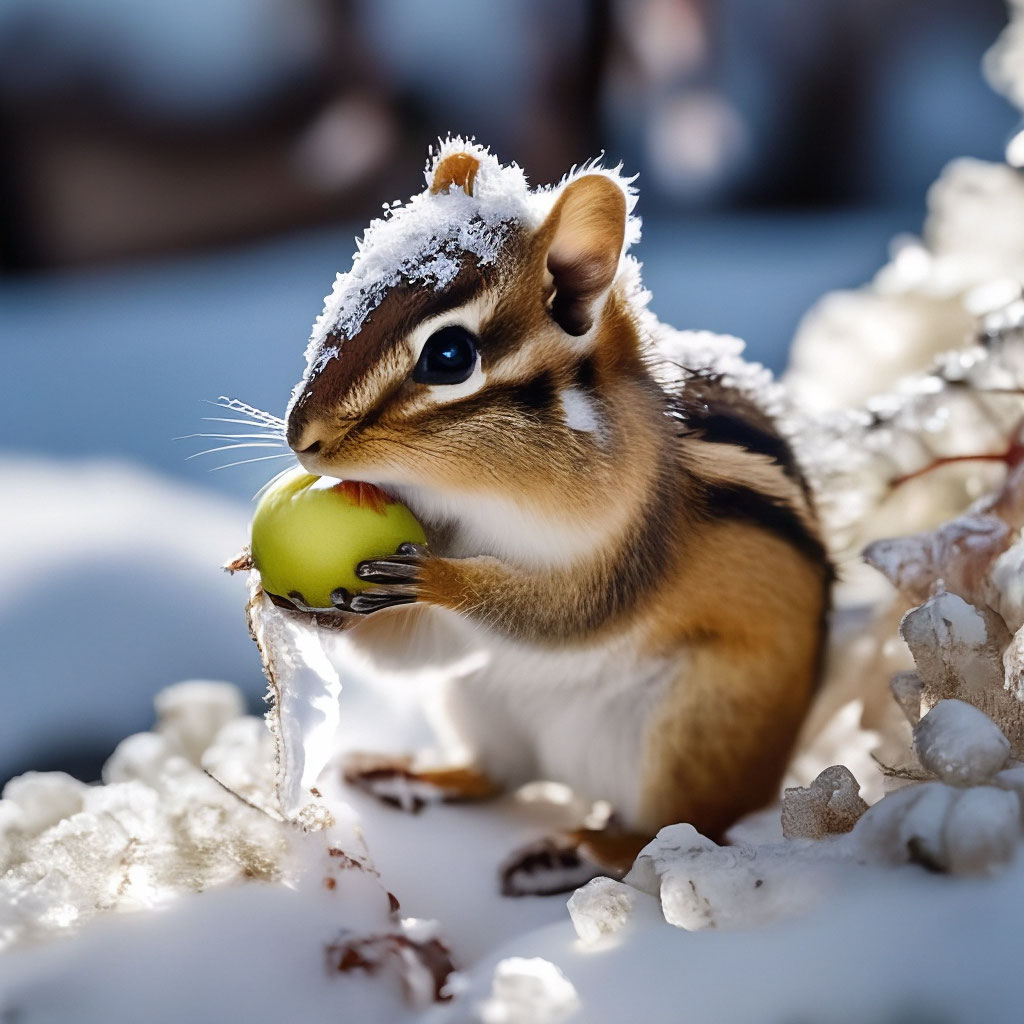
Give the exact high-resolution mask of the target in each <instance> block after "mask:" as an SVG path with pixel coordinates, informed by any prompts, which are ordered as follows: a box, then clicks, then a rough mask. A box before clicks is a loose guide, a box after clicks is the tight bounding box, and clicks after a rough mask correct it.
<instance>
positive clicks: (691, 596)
mask: <svg viewBox="0 0 1024 1024" xmlns="http://www.w3.org/2000/svg"><path fill="white" fill-rule="evenodd" d="M427 182H428V186H429V187H428V188H427V189H426V190H425V191H424V192H423V193H422V194H420V195H418V196H415V197H414V198H413V199H412V200H411V201H410V202H409V203H408V204H407V205H406V206H404V207H401V208H396V209H393V210H390V211H389V214H388V216H386V217H385V218H381V219H379V220H377V221H375V222H374V223H373V224H372V225H371V226H370V229H368V231H367V234H366V236H365V237H364V239H363V240H362V243H361V246H360V251H359V252H358V253H357V255H356V258H355V261H354V264H353V268H352V270H351V271H350V272H349V273H348V274H344V275H339V277H338V281H337V283H336V285H335V288H334V291H333V293H332V295H330V296H328V298H327V304H326V307H325V310H324V313H323V314H322V315H321V317H320V318H319V319H318V321H317V324H316V326H315V328H314V331H313V335H312V338H311V341H310V345H309V348H308V350H307V360H308V364H307V370H306V373H305V375H304V377H303V379H302V380H301V382H300V383H299V385H298V386H297V387H296V389H295V391H294V393H293V395H292V400H291V402H290V405H289V408H288V414H287V440H288V443H289V445H290V446H291V448H292V449H293V450H294V452H295V453H296V455H297V456H298V459H299V461H300V463H301V464H302V465H303V466H304V467H305V468H306V469H307V470H308V471H309V472H310V473H314V474H319V475H327V476H332V477H340V478H345V479H352V480H359V481H362V482H367V483H372V484H375V485H377V486H379V487H380V488H382V489H384V490H385V491H387V492H389V493H390V494H392V495H394V496H395V497H397V498H398V499H399V500H401V501H402V502H404V503H405V504H406V505H407V506H408V507H409V508H410V509H411V510H412V511H413V514H414V515H415V516H416V517H417V518H418V519H419V520H420V522H421V523H422V524H423V526H424V529H425V532H426V535H427V538H428V544H427V546H426V547H425V548H422V547H414V546H411V545H405V546H403V548H402V549H400V550H399V552H397V553H396V554H395V555H393V556H391V557H386V558H379V559H374V560H371V561H368V562H364V563H362V564H361V565H360V566H359V567H358V569H357V575H358V576H359V577H360V578H361V579H362V580H364V581H366V582H367V584H370V586H369V587H368V589H366V590H365V591H363V592H361V593H358V594H356V595H354V596H352V595H349V594H347V593H344V592H338V593H336V594H335V596H334V598H333V600H334V601H335V602H336V605H337V609H338V610H337V614H338V615H339V616H340V617H342V618H344V619H345V620H346V622H349V623H351V622H355V625H354V627H353V628H352V636H353V640H354V642H357V641H358V637H359V635H360V632H361V631H362V629H363V626H362V624H361V622H360V619H361V617H364V616H369V618H370V619H372V620H375V621H377V622H378V623H380V622H381V620H382V618H387V617H393V618H392V619H391V625H392V627H393V628H392V629H390V630H387V631H385V632H384V634H382V631H381V630H380V629H378V630H368V631H367V632H366V636H367V643H372V642H376V643H378V644H383V646H385V647H386V646H387V645H389V644H390V645H392V646H393V645H394V644H395V643H396V642H397V641H396V637H397V636H399V634H400V633H401V630H399V629H398V628H397V625H398V622H399V620H398V616H401V615H406V614H410V613H412V612H414V611H416V610H418V609H433V610H435V611H434V613H433V614H435V615H437V616H440V618H432V619H428V625H427V627H425V628H428V629H432V628H434V627H435V625H436V626H437V627H438V628H440V627H439V623H440V620H441V619H445V620H447V622H448V625H449V626H450V627H451V628H452V629H453V630H454V632H453V633H452V634H451V635H452V636H455V635H458V636H461V637H462V638H463V639H464V640H466V642H468V643H472V644H474V645H475V646H476V648H477V649H478V650H480V651H481V652H483V656H482V657H481V658H480V659H479V661H478V667H477V668H475V669H474V670H471V671H463V672H462V673H461V674H460V675H459V676H458V677H457V678H454V679H452V680H451V683H450V685H449V689H448V693H447V702H446V709H447V715H448V723H447V724H448V726H449V727H450V728H452V729H453V730H454V731H455V733H456V734H457V735H458V736H459V737H460V738H461V740H462V742H463V744H464V746H465V748H466V749H467V750H469V751H470V754H471V763H468V764H459V765H452V766H450V767H442V768H436V769H432V770H422V771H418V770H417V769H416V768H415V767H414V765H413V763H412V761H411V759H396V758H387V757H381V758H374V757H372V756H362V757H359V756H357V757H354V758H352V759H350V762H349V765H348V767H347V769H346V776H347V778H348V779H349V781H351V782H355V783H357V784H359V785H363V786H365V787H366V788H368V789H370V790H374V789H375V786H376V784H378V783H380V785H379V786H376V791H377V792H378V795H381V796H386V795H387V793H388V792H391V793H392V794H393V792H394V790H393V789H389V786H390V785H391V783H392V782H393V781H394V780H395V779H396V778H401V779H403V780H405V782H407V783H410V784H415V785H417V786H421V787H426V790H424V791H427V790H429V791H430V792H432V793H435V794H437V795H439V796H440V797H442V798H444V799H452V800H456V799H472V798H480V797H484V796H487V795H490V794H492V793H496V792H498V791H500V790H503V789H507V788H509V787H515V786H519V785H520V784H523V783H526V782H529V781H531V780H537V779H545V780H551V781H556V782H562V783H565V784H567V785H569V786H570V787H572V788H573V789H574V790H576V791H578V792H579V793H582V794H585V795H587V796H589V797H591V798H602V799H604V800H607V801H610V803H611V804H612V806H613V807H614V810H615V815H614V819H613V822H612V823H611V825H610V826H609V827H608V828H606V829H603V830H597V829H580V830H578V831H577V832H574V833H572V834H567V835H564V836H559V837H553V838H552V839H551V840H549V841H547V842H544V843H541V844H535V845H532V846H529V847H526V848H525V849H524V851H523V852H522V853H521V854H520V855H518V856H515V857H513V858H510V860H509V862H508V863H507V864H506V865H505V868H504V873H503V888H504V891H505V892H506V893H509V894H517V893H522V892H545V891H560V890H564V889H565V888H570V887H574V886H576V885H579V884H582V882H583V881H586V879H587V878H588V877H592V876H593V875H594V874H597V873H602V872H612V873H616V872H618V873H621V872H622V871H624V870H625V869H627V868H628V867H629V865H630V864H631V863H632V860H633V859H634V857H635V855H636V854H637V852H638V851H639V850H640V848H641V847H642V846H643V845H644V844H645V843H646V842H648V841H649V840H650V838H651V837H653V835H654V834H655V832H657V830H658V829H659V828H661V827H662V826H664V825H667V824H670V823H674V822H680V821H685V822H690V823H692V824H693V825H694V826H695V827H696V828H697V829H698V830H699V831H700V832H702V833H704V834H705V835H707V836H709V837H712V838H719V837H721V836H722V835H723V833H724V831H725V830H726V829H727V828H728V826H729V825H730V824H732V823H733V822H734V821H735V820H736V819H737V818H739V817H740V816H741V815H743V814H744V813H746V812H748V811H751V810H754V809H756V808H759V807H761V806H763V805H764V804H766V803H768V802H769V801H770V800H771V799H772V798H774V797H775V796H776V794H777V791H778V786H779V784H780V780H781V778H782V774H783V771H784V768H785V766H786V763H787V760H788V758H789V755H790V753H791V749H792V747H793V744H794V740H795V738H796V735H797V731H798V729H799V727H800V725H801V722H802V721H803V718H804V715H805V712H806V710H807V708H808V705H809V702H810V701H811V699H812V696H813V694H814V691H815V687H816V681H817V679H818V675H819V667H820V661H821V655H822V647H823V637H824V635H825V621H826V616H827V611H828V607H829V588H830V583H831V578H832V570H831V567H830V562H829V559H828V555H827V553H826V550H825V547H824V545H823V543H822V540H821V537H820V534H819V529H818V525H817V522H816V518H815V511H814V508H813V502H812V498H811V496H810V493H809V490H808V487H807V485H806V483H805V481H804V479H803V476H802V475H801V471H800V468H799V467H798V465H797V464H796V461H795V459H794V455H793V452H792V451H791V449H790V446H789V444H788V443H787V441H786V439H785V438H784V437H783V435H782V434H781V433H780V431H779V429H778V427H777V426H776V424H775V423H774V422H773V419H772V417H771V416H770V415H769V414H768V413H767V412H765V411H764V410H763V409H762V408H760V407H759V406H758V404H757V402H756V401H755V400H754V399H753V398H752V397H751V396H750V395H749V394H748V393H746V392H745V391H744V389H743V388H741V387H739V386H736V385H734V384H731V383H730V382H729V381H728V380H726V379H724V378H723V377H722V375H721V374H716V373H715V372H712V371H709V370H703V371H700V368H694V367H681V368H679V367H677V368H676V378H677V379H676V381H675V383H674V384H671V383H668V384H666V382H665V381H664V380H662V379H660V378H659V375H658V373H657V372H656V367H655V363H656V344H657V339H656V337H655V335H657V334H658V332H659V331H669V330H670V329H668V328H664V327H663V326H662V325H660V324H659V323H658V322H657V321H656V319H655V318H654V317H653V315H652V314H650V313H649V312H648V311H647V310H646V309H645V308H644V307H645V294H646V293H644V292H643V291H642V288H640V285H639V264H637V263H636V261H635V260H634V259H633V258H632V257H631V256H629V255H628V254H627V252H626V250H627V248H628V246H629V245H630V244H632V243H633V242H635V241H636V240H637V238H638V236H639V222H638V221H637V219H636V218H635V217H633V216H632V212H631V211H632V207H633V205H634V203H635V193H634V190H633V189H632V187H631V180H626V179H624V178H623V177H622V176H621V174H620V172H619V170H618V169H616V170H606V169H603V168H601V167H599V166H597V165H594V164H590V165H585V166H584V167H582V168H580V169H579V170H576V171H575V172H573V173H571V174H570V175H568V176H567V177H566V179H565V180H564V181H563V182H562V183H561V184H559V185H558V186H555V187H552V188H540V189H534V190H531V189H530V188H529V187H528V186H527V184H526V180H525V177H524V176H523V173H522V171H521V170H520V169H519V168H518V167H516V166H515V165H512V166H508V167H506V166H502V165H501V164H499V163H498V161H497V160H496V159H495V157H493V156H492V155H491V154H490V152H489V151H487V150H485V149H483V148H481V147H479V146H477V145H475V144H470V143H466V142H464V141H463V140H461V139H452V140H449V141H448V142H447V143H445V144H443V145H442V147H441V149H440V151H439V152H438V153H436V154H435V155H434V158H433V160H432V162H431V163H430V165H429V166H428V169H427ZM695 369H696V370H698V371H700V372H692V371H694V370H695ZM390 609H397V610H396V611H389V610H390ZM385 613H386V614H385ZM430 623H433V624H434V625H430ZM382 635H384V636H385V639H384V640H381V637H382ZM374 638H375V639H374Z"/></svg>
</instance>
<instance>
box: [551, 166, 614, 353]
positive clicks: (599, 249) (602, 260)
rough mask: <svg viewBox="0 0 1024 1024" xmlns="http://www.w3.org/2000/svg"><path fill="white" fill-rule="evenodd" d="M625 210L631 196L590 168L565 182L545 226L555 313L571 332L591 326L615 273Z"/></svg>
mask: <svg viewBox="0 0 1024 1024" xmlns="http://www.w3.org/2000/svg"><path fill="white" fill-rule="evenodd" d="M626 213H627V211H626V196H625V194H624V193H623V191H622V189H621V188H620V187H619V186H618V185H617V184H616V183H615V182H614V181H612V180H611V179H610V178H608V177H606V176H605V175H603V174H586V175H584V176H583V177H582V178H577V179H576V180H575V181H572V182H570V183H569V184H568V185H566V186H565V188H564V190H563V191H562V194H561V196H559V198H558V201H557V202H556V203H555V207H554V209H553V210H552V211H551V213H550V214H549V215H548V219H547V220H546V221H545V222H544V224H543V225H542V226H541V228H540V232H541V238H542V239H546V240H547V243H548V248H547V267H548V271H549V272H550V273H551V277H552V278H553V280H554V287H555V293H554V297H553V298H552V300H551V315H552V316H553V317H554V319H555V321H556V322H557V323H558V324H559V326H561V328H562V329H563V330H564V331H567V332H568V333H569V334H572V335H575V336H577V337H578V336H579V335H581V334H586V333H587V331H589V330H590V328H591V326H592V324H593V322H594V317H595V315H596V312H597V303H598V300H599V299H600V298H601V296H602V295H603V294H604V293H605V292H606V291H607V290H608V288H609V287H610V285H611V283H612V281H613V280H614V279H615V274H616V273H617V272H618V269H619V257H620V256H621V255H622V242H623V239H624V238H625V233H626Z"/></svg>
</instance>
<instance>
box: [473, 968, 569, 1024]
mask: <svg viewBox="0 0 1024 1024" xmlns="http://www.w3.org/2000/svg"><path fill="white" fill-rule="evenodd" d="M579 1008H580V1000H579V996H578V995H577V994H576V989H575V987H574V986H573V984H572V982H571V981H569V979H568V978H567V977H566V976H565V975H564V974H563V973H562V971H561V970H560V969H559V968H558V967H557V966H556V965H555V964H553V963H551V961H550V960H545V959H543V958H542V957H519V956H513V957H509V958H508V959H506V960H502V961H501V962H500V963H499V964H498V965H497V967H495V968H494V979H493V981H492V983H491V996H490V998H489V999H488V1000H486V1001H485V1002H483V1003H481V1004H480V1005H479V1006H478V1007H477V1009H476V1019H477V1020H478V1021H479V1022H480V1024H560V1022H561V1021H563V1020H565V1019H566V1018H567V1017H570V1016H571V1015H572V1014H573V1013H575V1012H576V1010H578V1009H579Z"/></svg>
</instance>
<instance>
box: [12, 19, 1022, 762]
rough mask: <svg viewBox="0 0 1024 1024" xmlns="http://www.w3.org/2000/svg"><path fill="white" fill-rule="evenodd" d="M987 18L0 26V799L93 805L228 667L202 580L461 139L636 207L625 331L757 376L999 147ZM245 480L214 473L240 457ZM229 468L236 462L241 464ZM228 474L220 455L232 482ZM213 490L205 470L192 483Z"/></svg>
mask: <svg viewBox="0 0 1024 1024" xmlns="http://www.w3.org/2000/svg"><path fill="white" fill-rule="evenodd" d="M1004 22H1005V9H1004V6H1003V3H1002V0H634V2H628V0H618V2H615V0H560V2H558V3H551V2H542V0H515V2H513V0H509V2H501V3H481V2H479V0H433V2H431V3H429V4H428V3H423V2H415V0H362V2H360V0H146V2H145V3H138V2H134V0H0V357H2V363H0V424H2V429H0V445H2V450H0V693H2V695H3V710H2V711H0V781H2V779H4V778H6V777H8V776H9V775H11V774H13V773H16V772H18V771H22V770H25V769H29V768H65V769H67V770H71V771H74V772H77V773H79V774H81V775H83V776H85V777H95V776H96V774H97V772H98V769H99V765H100V764H101V763H102V760H103V758H104V756H105V755H106V754H107V753H108V752H109V750H110V748H111V747H112V746H113V744H114V743H115V742H116V741H117V740H118V739H119V738H120V737H122V736H123V735H125V734H126V733H127V732H130V731H133V730H137V729H140V728H145V727H146V726H147V725H148V723H149V720H150V701H151V697H152V694H153V693H154V692H155V690H157V689H158V688H159V687H161V686H163V685H166V684H168V683H171V682H174V681H176V680H178V679H181V678H185V677H190V676H193V677H194V676H205V677H214V678H227V679H231V680H234V681H236V682H238V683H240V684H242V685H243V686H244V687H245V688H246V691H247V693H249V694H250V696H251V698H252V700H253V701H254V706H255V703H256V702H257V701H258V697H259V695H260V694H261V693H262V686H263V684H262V680H261V678H260V672H259V664H258V660H257V658H256V654H255V650H254V649H253V648H252V645H251V643H250V641H249V639H248V636H247V633H246V630H245V625H244V621H243V617H242V606H243V601H244V596H243V595H244V587H243V585H242V583H241V581H239V580H230V579H228V578H226V577H223V576H222V575H220V574H218V572H217V569H216V567H217V565H218V564H219V562H220V561H223V560H224V559H226V558H227V557H229V556H230V555H231V554H233V553H234V551H235V550H236V549H237V548H239V547H240V546H241V544H242V543H243V542H244V540H245V526H246V521H247V515H248V505H247V502H248V499H249V497H250V496H251V494H252V493H253V492H254V491H255V490H256V489H257V487H258V486H259V484H260V483H261V482H262V481H263V480H265V479H266V478H267V477H268V476H269V475H270V470H268V469H267V468H266V466H267V465H269V466H271V467H273V466H278V465H280V464H279V463H274V462H270V463H265V464H264V463H259V462H257V463H253V464H251V465H248V466H238V467H234V468H230V469H226V470H224V471H222V472H216V473H211V472H209V471H208V469H209V466H210V465H211V460H214V462H213V464H216V462H215V460H216V456H210V457H207V458H206V459H205V460H204V459H193V460H190V461H188V460H186V456H187V455H189V454H190V453H191V452H194V451H197V450H199V448H200V447H202V446H201V445H200V444H199V442H198V441H197V440H195V439H193V440H186V441H180V440H179V441H175V440H174V438H175V437H177V436H179V435H184V434H190V433H193V432H195V431H201V430H203V429H208V427H204V421H203V419H202V417H203V416H207V415H217V411H216V410H215V409H213V408H212V407H211V406H208V405H204V404H203V403H204V400H209V399H216V398H217V396H218V395H223V394H226V395H237V396H239V397H241V398H243V399H245V400H246V401H247V402H250V403H252V404H254V405H257V406H259V407H261V408H265V409H268V410H270V411H272V412H275V413H278V414H280V413H281V412H282V411H283V408H284V404H285V402H286V399H287V396H288V394H289V391H290V388H291V386H292V384H293V383H294V382H295V380H296V379H297V377H298V375H299V373H300V370H301V368H302V351H303V348H304V345H305V339H306V337H307V335H308V332H309V326H310V324H311V322H312V320H313V318H314V317H315V316H316V314H317V313H318V312H319V310H320V308H321V304H322V297H323V295H324V293H325V292H326V291H328V290H329V287H330V284H331V281H332V280H333V277H334V274H335V272H336V271H338V270H343V269H346V268H347V266H348V264H349V261H350V257H351V253H352V251H353V248H354V246H353V236H354V235H356V234H357V233H358V232H359V230H360V229H361V227H362V226H363V225H365V223H366V222H367V220H368V219H369V218H370V217H371V216H373V215H375V214H376V213H377V212H379V210H380V206H381V204H382V203H383V202H384V201H387V200H391V199H395V198H399V197H406V196H408V195H409V194H411V193H412V192H414V191H418V190H419V189H420V188H421V187H422V169H423V163H424V159H425V155H426V148H427V145H428V144H429V143H430V142H431V141H432V140H433V139H434V138H435V137H437V136H438V135H443V134H447V133H448V132H453V133H462V134H467V135H475V136H476V137H477V138H478V139H480V140H481V141H483V142H486V143H488V144H489V145H491V147H492V148H493V149H494V150H495V151H496V152H497V154H498V155H499V156H500V157H501V158H502V159H503V160H506V161H508V160H515V161H517V162H518V163H520V164H521V165H522V166H523V167H524V168H525V169H526V171H527V173H528V175H529V176H530V178H531V180H532V181H534V182H550V181H556V180H558V178H560V177H561V175H562V174H563V173H564V172H565V171H566V170H567V169H568V168H569V167H570V166H571V165H572V164H574V163H577V162H579V161H581V160H584V159H586V158H588V157H590V156H593V155H595V154H597V153H599V152H601V151H605V152H606V153H607V154H608V158H609V159H610V160H612V161H615V162H617V161H619V160H621V161H623V163H624V164H625V166H626V168H627V170H629V171H636V172H639V175H640V178H639V182H638V184H639V187H640V189H641V198H640V205H639V213H640V214H641V215H642V216H643V218H644V220H645V228H644V240H643V242H642V243H641V247H640V252H639V255H640V257H641V259H642V260H643V262H644V264H645V278H646V282H647V284H648V287H650V288H651V290H652V291H653V293H654V300H653V307H654V309H655V311H656V312H657V313H659V315H660V316H661V317H662V318H663V319H666V320H669V321H670V322H672V323H674V324H676V325H677V326H681V327H698V328H708V329H711V330H716V331H724V332H728V333H733V334H738V335H740V336H742V337H744V338H746V339H747V341H748V351H749V352H750V354H751V355H752V356H753V357H754V358H757V359H759V360H761V361H763V362H766V363H767V364H769V365H770V366H771V367H773V368H774V369H776V370H778V369H781V368H782V367H783V366H784V364H785V359H786V351H787V346H788V343H789V339H790V338H791V336H792V334H793V331H794V328H795V327H796V325H797V323H798V321H799V318H800V316H801V314H802V313H803V312H804V311H805V310H806V308H807V307H808V306H809V305H810V304H811V302H812V301H813V300H814V299H815V298H817V297H818V296H819V295H820V294H821V293H822V292H824V291H826V290H828V289H831V288H836V287H842V286H850V285H855V284H858V283H860V282H862V281H864V280H865V279H867V278H868V277H869V276H870V275H871V274H872V273H873V271H874V270H875V269H876V268H877V267H878V266H879V265H880V264H881V263H882V262H883V261H884V259H885V256H886V246H887V242H888V239H889V238H890V237H891V236H892V235H894V234H896V233H898V232H900V231H906V230H917V229H918V228H919V226H920V222H921V218H922V215H923V209H924V195H925V190H926V188H927V186H928V184H929V183H930V182H931V181H932V180H933V179H934V178H935V176H936V175H937V173H938V172H939V170H940V169H941V167H942V166H943V164H944V163H945V162H946V161H947V160H948V159H950V158H952V157H954V156H958V155H964V154H967V155H973V156H978V157H982V158H991V159H999V158H1000V156H1001V153H1002V149H1003V145H1004V142H1005V140H1006V138H1007V136H1008V133H1009V131H1010V129H1011V128H1012V127H1013V125H1014V115H1013V112H1012V110H1011V108H1010V107H1009V105H1008V104H1007V103H1006V102H1005V101H1003V100H1002V99H1001V98H999V97H997V96H996V95H995V94H994V93H993V92H992V91H991V90H990V89H989V88H988V87H987V86H986V85H985V83H984V81H983V80H982V77H981V73H980V70H979V61H980V58H981V55H982V53H983V52H984V50H985V49H986V48H987V47H988V46H989V45H990V44H991V43H992V41H993V40H994V39H995V37H996V35H997V34H998V32H999V31H1000V29H1001V28H1002V26H1003V24H1004ZM243 454H244V453H243ZM255 454H256V455H257V456H259V455H260V454H261V450H260V449H256V450H255ZM239 457H242V456H239ZM223 461H233V460H231V459H224V460H223Z"/></svg>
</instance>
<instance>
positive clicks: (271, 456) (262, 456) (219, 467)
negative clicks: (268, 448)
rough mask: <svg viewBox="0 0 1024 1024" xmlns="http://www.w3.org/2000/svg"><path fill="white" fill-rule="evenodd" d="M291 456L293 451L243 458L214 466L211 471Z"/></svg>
mask: <svg viewBox="0 0 1024 1024" xmlns="http://www.w3.org/2000/svg"><path fill="white" fill-rule="evenodd" d="M291 457H292V453H291V452H281V454H280V455H261V456H259V457H258V458H255V459H242V460H241V461H240V462H229V463H227V464H226V465H223V466H214V467H213V469H211V470H210V472H211V473H216V472H217V470H218V469H230V468H231V467H232V466H247V465H248V464H249V463H250V462H267V461H268V460H269V459H287V458H291Z"/></svg>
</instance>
